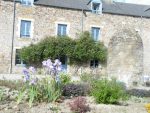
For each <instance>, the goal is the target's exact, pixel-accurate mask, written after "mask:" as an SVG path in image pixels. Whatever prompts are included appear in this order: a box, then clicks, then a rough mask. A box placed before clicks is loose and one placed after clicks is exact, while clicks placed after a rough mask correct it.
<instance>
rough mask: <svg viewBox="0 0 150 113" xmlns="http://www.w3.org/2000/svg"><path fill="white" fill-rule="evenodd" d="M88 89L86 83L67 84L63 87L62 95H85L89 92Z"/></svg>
mask: <svg viewBox="0 0 150 113" xmlns="http://www.w3.org/2000/svg"><path fill="white" fill-rule="evenodd" d="M88 89H89V88H88V86H87V85H85V84H73V83H72V84H67V85H65V86H64V87H63V89H62V95H63V96H67V97H71V96H73V97H74V96H75V97H77V96H84V95H86V94H87V93H88Z"/></svg>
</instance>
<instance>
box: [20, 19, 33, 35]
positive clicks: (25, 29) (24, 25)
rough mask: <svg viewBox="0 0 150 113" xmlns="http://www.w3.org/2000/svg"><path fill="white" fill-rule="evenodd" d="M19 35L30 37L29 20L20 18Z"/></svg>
mask: <svg viewBox="0 0 150 113" xmlns="http://www.w3.org/2000/svg"><path fill="white" fill-rule="evenodd" d="M20 37H31V21H26V20H21V26H20Z"/></svg>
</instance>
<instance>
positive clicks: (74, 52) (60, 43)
mask: <svg viewBox="0 0 150 113" xmlns="http://www.w3.org/2000/svg"><path fill="white" fill-rule="evenodd" d="M60 56H67V57H68V58H70V62H69V63H70V64H76V65H82V64H84V63H87V62H88V61H89V60H92V59H97V60H99V61H100V62H106V59H107V49H106V47H105V46H104V44H103V43H102V42H94V40H93V39H92V37H91V35H90V33H89V32H84V33H82V34H81V35H79V37H78V39H76V40H73V39H72V38H70V37H67V36H63V37H51V36H50V37H46V38H45V39H43V40H41V41H40V42H39V43H37V44H34V45H33V44H32V45H30V46H28V47H24V48H22V50H21V58H22V59H24V60H25V61H26V62H27V63H28V64H40V62H41V61H43V60H45V59H48V58H51V59H56V58H58V57H60Z"/></svg>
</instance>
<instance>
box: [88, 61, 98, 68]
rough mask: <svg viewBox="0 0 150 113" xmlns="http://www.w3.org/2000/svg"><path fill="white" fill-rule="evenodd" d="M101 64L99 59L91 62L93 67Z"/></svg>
mask: <svg viewBox="0 0 150 113" xmlns="http://www.w3.org/2000/svg"><path fill="white" fill-rule="evenodd" d="M98 66H99V61H98V60H91V62H90V67H91V68H97V67H98Z"/></svg>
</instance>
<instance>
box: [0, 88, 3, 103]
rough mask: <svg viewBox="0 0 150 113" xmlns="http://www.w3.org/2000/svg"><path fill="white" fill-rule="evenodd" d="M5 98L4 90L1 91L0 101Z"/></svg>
mask: <svg viewBox="0 0 150 113" xmlns="http://www.w3.org/2000/svg"><path fill="white" fill-rule="evenodd" d="M3 98H4V92H3V90H2V89H0V101H2V100H3Z"/></svg>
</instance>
